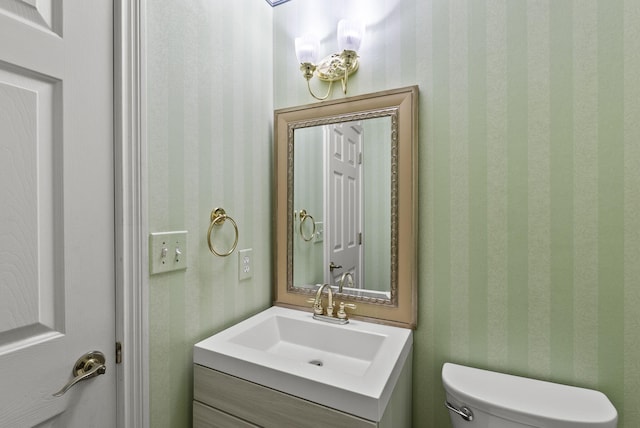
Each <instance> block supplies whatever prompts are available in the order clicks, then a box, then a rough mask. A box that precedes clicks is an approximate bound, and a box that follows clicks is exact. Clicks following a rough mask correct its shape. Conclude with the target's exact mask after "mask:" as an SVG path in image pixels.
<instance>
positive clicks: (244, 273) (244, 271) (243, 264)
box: [238, 248, 253, 281]
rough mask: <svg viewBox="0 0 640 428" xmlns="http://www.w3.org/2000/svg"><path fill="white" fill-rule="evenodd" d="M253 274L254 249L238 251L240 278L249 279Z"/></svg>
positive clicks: (240, 279)
mask: <svg viewBox="0 0 640 428" xmlns="http://www.w3.org/2000/svg"><path fill="white" fill-rule="evenodd" d="M252 276H253V249H252V248H247V249H244V250H240V251H238V280H239V281H242V280H244V279H249V278H251V277H252Z"/></svg>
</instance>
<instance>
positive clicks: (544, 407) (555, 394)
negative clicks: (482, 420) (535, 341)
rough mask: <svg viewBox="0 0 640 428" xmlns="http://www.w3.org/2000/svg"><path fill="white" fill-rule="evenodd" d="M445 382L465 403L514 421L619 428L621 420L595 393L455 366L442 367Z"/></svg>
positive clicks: (593, 391)
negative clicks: (543, 420)
mask: <svg viewBox="0 0 640 428" xmlns="http://www.w3.org/2000/svg"><path fill="white" fill-rule="evenodd" d="M442 382H443V384H444V388H445V390H446V391H447V392H449V393H450V394H451V395H452V396H454V397H455V398H456V399H458V400H460V401H461V403H464V404H466V405H468V406H470V407H472V408H473V407H475V408H477V409H480V410H482V411H484V412H486V413H489V414H494V415H497V416H503V417H508V418H512V419H514V420H518V418H517V415H522V416H524V417H525V418H527V419H530V418H533V420H535V419H546V420H549V421H554V422H555V423H561V422H566V423H567V424H568V425H567V426H574V425H573V424H575V423H589V424H590V425H589V426H591V427H594V428H596V427H615V426H616V422H617V419H618V414H617V412H616V409H615V407H613V405H612V404H611V402H610V401H609V399H608V398H607V397H606V395H604V394H603V393H601V392H599V391H595V390H592V389H585V388H578V387H574V386H568V385H561V384H557V383H551V382H545V381H540V380H535V379H529V378H524V377H519V376H513V375H508V374H504V373H497V372H492V371H488V370H482V369H476V368H472V367H466V366H461V365H458V364H452V363H445V364H444V366H443V367H442ZM556 426H559V425H556ZM563 426H564V425H563Z"/></svg>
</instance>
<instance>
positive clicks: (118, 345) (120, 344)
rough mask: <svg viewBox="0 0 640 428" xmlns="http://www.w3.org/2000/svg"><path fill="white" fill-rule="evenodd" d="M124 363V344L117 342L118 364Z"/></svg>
mask: <svg viewBox="0 0 640 428" xmlns="http://www.w3.org/2000/svg"><path fill="white" fill-rule="evenodd" d="M120 363H122V343H120V342H116V364H120Z"/></svg>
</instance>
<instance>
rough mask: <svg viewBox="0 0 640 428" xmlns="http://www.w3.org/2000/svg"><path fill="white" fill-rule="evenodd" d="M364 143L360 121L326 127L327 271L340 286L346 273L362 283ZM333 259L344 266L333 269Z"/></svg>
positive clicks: (335, 262)
mask: <svg viewBox="0 0 640 428" xmlns="http://www.w3.org/2000/svg"><path fill="white" fill-rule="evenodd" d="M362 143H363V128H362V126H360V124H359V123H358V122H348V123H339V124H335V125H327V126H326V127H325V146H326V150H325V153H326V162H327V165H328V167H327V168H324V171H325V172H326V177H325V183H326V184H325V203H324V207H325V210H326V212H325V218H326V219H327V221H326V222H325V226H324V227H325V239H327V241H328V244H327V245H325V272H326V275H328V279H329V281H328V282H329V283H330V284H335V285H337V284H338V283H339V282H340V279H341V276H342V275H343V274H344V273H345V272H350V273H351V275H352V276H353V280H354V283H355V284H356V287H357V285H358V284H362V283H363V281H364V278H363V266H362V264H363V254H362V212H361V211H362V210H361V207H362ZM331 262H333V263H334V265H336V266H341V268H336V269H333V271H330V269H329V265H330V264H331ZM345 285H346V284H345Z"/></svg>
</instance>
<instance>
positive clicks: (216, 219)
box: [207, 208, 238, 257]
mask: <svg viewBox="0 0 640 428" xmlns="http://www.w3.org/2000/svg"><path fill="white" fill-rule="evenodd" d="M225 220H229V221H230V222H231V224H232V225H233V228H234V229H235V233H236V239H235V241H234V242H233V245H232V246H231V249H230V250H229V251H227V252H226V253H219V252H217V251H216V249H215V248H214V247H213V244H212V243H211V232H212V231H213V226H215V225H216V224H218V225H220V226H222V225H223V224H224V222H225ZM207 243H208V244H209V250H210V251H211V252H212V253H213V254H215V255H216V256H219V257H227V256H228V255H229V254H231V253H233V251H234V250H235V249H236V247H237V246H238V225H237V224H236V222H235V220H234V219H232V218H231V217H229V216H228V215H227V213H226V212H225V210H224V209H223V208H216V209H214V210H213V211H211V224H210V225H209V231H208V232H207Z"/></svg>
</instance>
